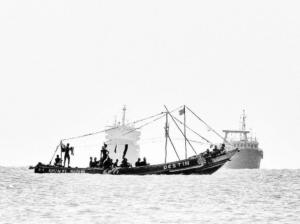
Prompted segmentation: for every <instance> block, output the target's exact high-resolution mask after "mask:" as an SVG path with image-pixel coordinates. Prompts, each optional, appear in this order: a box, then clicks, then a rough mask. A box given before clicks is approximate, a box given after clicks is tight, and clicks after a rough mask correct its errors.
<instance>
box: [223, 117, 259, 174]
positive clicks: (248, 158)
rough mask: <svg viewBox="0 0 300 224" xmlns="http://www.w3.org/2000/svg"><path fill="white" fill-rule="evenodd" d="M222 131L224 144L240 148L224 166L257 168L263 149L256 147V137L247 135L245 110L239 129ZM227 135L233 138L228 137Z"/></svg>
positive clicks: (257, 144) (230, 167)
mask: <svg viewBox="0 0 300 224" xmlns="http://www.w3.org/2000/svg"><path fill="white" fill-rule="evenodd" d="M223 132H224V133H225V138H224V142H225V144H228V143H229V144H228V145H231V146H233V147H234V148H239V150H240V152H239V153H236V154H235V155H234V156H233V157H232V158H231V161H229V162H227V163H226V164H225V165H224V167H225V168H229V169H259V167H260V162H261V159H262V158H263V151H262V149H260V148H259V147H258V146H259V143H258V141H257V139H256V138H252V137H250V138H249V137H248V134H249V133H250V131H247V130H246V115H245V111H243V115H242V122H241V129H240V130H223ZM229 137H233V138H230V139H229ZM234 137H235V138H234ZM236 137H238V138H236Z"/></svg>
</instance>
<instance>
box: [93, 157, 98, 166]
mask: <svg viewBox="0 0 300 224" xmlns="http://www.w3.org/2000/svg"><path fill="white" fill-rule="evenodd" d="M93 165H94V166H93V167H97V166H98V161H97V157H95V158H94V162H93Z"/></svg>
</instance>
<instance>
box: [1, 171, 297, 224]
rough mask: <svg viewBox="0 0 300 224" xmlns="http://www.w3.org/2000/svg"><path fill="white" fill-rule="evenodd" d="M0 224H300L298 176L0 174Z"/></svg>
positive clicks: (291, 173) (278, 173)
mask: <svg viewBox="0 0 300 224" xmlns="http://www.w3.org/2000/svg"><path fill="white" fill-rule="evenodd" d="M0 223H46V224H47V223H56V224H59V223H63V224H65V223H139V224H140V223H206V224H208V223H230V224H235V223H236V224H240V223H300V170H220V171H218V172H216V173H215V174H213V175H210V176H197V175H189V176H184V175H176V176H166V175H161V176H154V175H153V176H110V175H98V174H94V175H93V174H34V173H33V171H32V170H28V169H27V168H6V167H0Z"/></svg>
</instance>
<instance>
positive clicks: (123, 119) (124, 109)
mask: <svg viewBox="0 0 300 224" xmlns="http://www.w3.org/2000/svg"><path fill="white" fill-rule="evenodd" d="M125 114H126V105H124V107H123V117H122V126H125Z"/></svg>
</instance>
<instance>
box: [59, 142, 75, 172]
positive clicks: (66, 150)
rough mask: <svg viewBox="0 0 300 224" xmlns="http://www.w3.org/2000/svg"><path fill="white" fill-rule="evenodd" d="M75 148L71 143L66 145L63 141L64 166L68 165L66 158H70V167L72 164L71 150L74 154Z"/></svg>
mask: <svg viewBox="0 0 300 224" xmlns="http://www.w3.org/2000/svg"><path fill="white" fill-rule="evenodd" d="M73 150H74V148H73V147H70V144H69V143H67V145H64V144H62V143H61V151H62V152H64V153H65V155H64V166H66V160H68V167H69V166H70V152H71V154H72V155H73V153H74V151H73Z"/></svg>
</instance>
